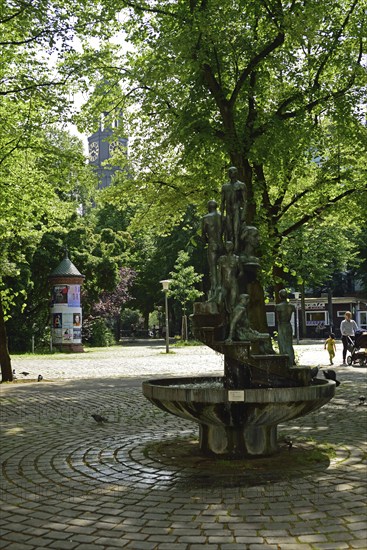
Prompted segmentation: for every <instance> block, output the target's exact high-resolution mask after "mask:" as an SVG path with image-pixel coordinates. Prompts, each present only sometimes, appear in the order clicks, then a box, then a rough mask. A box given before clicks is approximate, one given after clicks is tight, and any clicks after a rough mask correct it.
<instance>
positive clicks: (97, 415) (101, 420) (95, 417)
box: [91, 414, 108, 424]
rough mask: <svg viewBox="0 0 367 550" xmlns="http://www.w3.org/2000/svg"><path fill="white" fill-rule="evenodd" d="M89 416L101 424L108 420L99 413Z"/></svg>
mask: <svg viewBox="0 0 367 550" xmlns="http://www.w3.org/2000/svg"><path fill="white" fill-rule="evenodd" d="M91 417H92V418H94V420H95V421H96V422H98V424H102V423H103V422H108V420H107V418H105V417H104V416H101V415H100V414H91Z"/></svg>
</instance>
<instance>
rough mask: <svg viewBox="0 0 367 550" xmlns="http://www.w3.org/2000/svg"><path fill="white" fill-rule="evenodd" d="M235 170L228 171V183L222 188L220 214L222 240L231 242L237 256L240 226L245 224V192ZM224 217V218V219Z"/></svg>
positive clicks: (243, 185) (233, 168)
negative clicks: (222, 224) (222, 220)
mask: <svg viewBox="0 0 367 550" xmlns="http://www.w3.org/2000/svg"><path fill="white" fill-rule="evenodd" d="M237 174H238V171H237V168H236V167H235V166H231V167H230V168H229V170H228V175H229V180H230V181H229V182H228V183H225V184H224V185H223V186H222V201H221V214H222V217H223V219H224V238H225V240H226V241H232V242H233V244H234V251H235V253H236V254H237V253H238V252H239V248H240V232H241V225H242V224H243V223H244V222H245V217H246V206H247V199H246V197H247V191H246V185H245V184H244V183H243V182H242V181H238V180H237ZM224 215H225V218H224Z"/></svg>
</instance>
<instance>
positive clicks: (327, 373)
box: [322, 369, 340, 386]
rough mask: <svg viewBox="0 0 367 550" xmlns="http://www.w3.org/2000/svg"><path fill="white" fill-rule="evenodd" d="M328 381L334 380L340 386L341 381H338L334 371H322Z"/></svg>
mask: <svg viewBox="0 0 367 550" xmlns="http://www.w3.org/2000/svg"><path fill="white" fill-rule="evenodd" d="M322 372H323V373H324V376H325V378H326V380H333V381H334V382H335V383H336V386H340V382H339V380H337V379H336V372H335V370H333V369H327V370H324V371H322Z"/></svg>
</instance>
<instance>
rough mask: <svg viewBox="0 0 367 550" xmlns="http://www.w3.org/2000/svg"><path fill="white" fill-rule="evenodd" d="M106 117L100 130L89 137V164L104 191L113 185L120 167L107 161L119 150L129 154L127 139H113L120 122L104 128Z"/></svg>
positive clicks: (102, 118)
mask: <svg viewBox="0 0 367 550" xmlns="http://www.w3.org/2000/svg"><path fill="white" fill-rule="evenodd" d="M104 118H105V117H104V116H103V117H101V122H100V125H99V128H98V130H97V131H96V132H94V133H93V134H92V135H91V136H89V137H88V148H89V163H90V164H91V165H92V166H94V167H95V169H96V171H97V175H98V179H99V188H100V189H103V188H104V187H108V186H109V185H111V179H112V176H113V175H114V173H115V172H116V171H117V170H119V168H118V167H116V166H112V165H109V163H105V161H106V160H108V159H110V157H111V156H112V155H113V153H114V152H115V150H116V148H119V149H121V150H123V151H124V152H125V154H127V143H128V140H127V138H121V137H119V138H112V135H113V133H114V130H116V129H117V128H118V126H119V120H118V119H116V120H115V121H114V122H113V123H112V125H111V124H108V125H106V126H104V123H103V122H104Z"/></svg>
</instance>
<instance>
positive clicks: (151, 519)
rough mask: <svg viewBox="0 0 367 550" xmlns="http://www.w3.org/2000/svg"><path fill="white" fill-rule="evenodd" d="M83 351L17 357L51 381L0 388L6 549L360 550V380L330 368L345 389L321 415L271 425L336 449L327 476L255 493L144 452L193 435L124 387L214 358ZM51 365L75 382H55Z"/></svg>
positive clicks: (312, 468) (215, 364) (269, 480)
mask: <svg viewBox="0 0 367 550" xmlns="http://www.w3.org/2000/svg"><path fill="white" fill-rule="evenodd" d="M300 348H302V346H300ZM162 349H163V351H164V345H163V344H162ZM305 349H306V348H305ZM312 349H314V351H312ZM312 349H311V347H307V350H308V351H307V353H309V357H310V358H309V359H307V357H308V355H307V354H306V356H307V357H306V360H309V361H310V364H312V365H313V364H318V363H319V359H318V355H317V354H318V353H319V344H317V346H315V348H312ZM301 351H302V349H301ZM93 353H95V352H91V353H90V352H88V353H87V354H78V355H83V357H76V356H74V357H73V356H68V357H67V358H66V356H64V357H61V358H59V359H57V360H56V358H55V357H50V356H48V357H45V358H44V359H43V358H42V357H41V358H39V357H36V358H32V357H15V361H16V362H18V361H19V362H20V363H22V364H21V365H18V364H15V366H14V368H16V369H17V370H18V371H19V372H21V370H27V371H28V372H31V373H33V371H32V370H31V369H34V372H35V373H36V374H35V376H37V375H38V370H39V368H41V366H42V370H43V369H45V370H44V372H48V373H49V374H51V373H52V375H53V377H54V379H55V380H56V381H55V382H52V383H48V382H47V381H45V383H44V384H42V385H39V384H37V383H35V384H19V383H18V384H14V385H6V387H5V386H4V387H2V388H1V390H2V398H3V397H5V399H8V400H10V401H9V404H7V403H8V402H7V401H6V400H5V401H4V399H2V402H4V403H5V405H2V407H3V408H2V413H1V418H0V421H2V420H3V421H4V424H5V428H6V429H11V428H17V429H19V428H21V429H23V433H22V437H21V438H15V437H14V438H6V439H5V441H4V442H3V441H2V448H1V455H2V460H3V464H4V466H3V467H4V474H5V475H4V478H3V480H2V484H1V489H2V498H3V499H4V501H5V502H4V506H3V507H2V518H4V520H6V521H3V522H2V525H3V526H4V527H5V528H7V531H8V534H9V535H10V536H12V537H13V538H11V539H6V538H4V539H3V541H2V543H3V544H4V545H5V546H2V547H3V548H5V549H6V550H8V549H10V550H28V549H29V550H36V549H38V548H44V547H45V546H47V548H54V549H55V550H64V549H65V550H68V549H69V548H70V550H74V548H75V550H84V549H85V550H87V549H88V550H97V549H98V550H107V549H113V548H127V549H130V548H132V549H133V548H141V549H142V550H144V549H145V548H147V549H149V550H155V548H157V550H168V549H169V550H172V549H173V550H198V549H199V547H200V548H202V547H203V546H205V545H206V546H210V548H211V550H216V549H218V550H219V549H220V550H232V549H235V548H238V550H243V549H244V547H246V548H247V549H249V550H261V549H262V548H264V549H266V550H272V548H274V549H277V546H278V544H279V545H280V546H281V549H282V550H319V549H320V550H321V549H322V548H325V550H326V549H327V548H330V550H331V548H333V550H336V549H338V548H340V549H343V548H346V546H345V544H349V545H350V546H349V548H352V549H353V548H355V549H358V548H361V549H363V550H365V548H366V523H365V515H364V514H365V508H364V506H365V502H364V497H365V487H364V481H365V477H366V468H365V465H363V462H362V461H363V448H362V443H361V442H362V441H363V439H364V438H365V434H364V428H363V425H362V424H361V422H360V415H361V414H364V413H365V410H364V409H363V410H361V408H358V407H357V408H353V407H350V403H353V402H357V401H358V396H359V394H360V393H361V392H365V391H366V389H365V388H366V370H365V369H364V370H363V369H358V368H353V369H346V368H341V369H340V370H338V376H339V377H340V378H341V380H342V384H341V386H340V387H339V388H338V393H337V395H336V397H335V398H334V399H333V400H332V401H331V402H330V403H329V404H327V405H326V406H325V407H323V408H322V409H320V410H319V411H316V412H315V413H310V414H309V415H307V416H305V417H302V418H299V419H295V420H293V421H291V422H289V423H287V424H284V425H282V426H280V428H279V432H280V434H282V433H285V434H289V433H290V434H292V436H293V437H294V440H295V441H296V443H295V448H297V437H299V438H302V437H305V438H306V439H307V437H308V436H309V437H312V438H314V440H315V441H316V444H317V442H321V443H325V441H327V442H329V443H330V444H334V445H335V446H336V450H337V452H336V457H335V458H332V459H331V461H330V466H329V467H328V469H327V470H325V469H323V467H322V466H321V465H318V464H310V465H309V466H307V472H301V471H299V472H298V473H297V476H295V477H292V476H291V475H288V472H287V475H284V473H282V475H281V476H280V477H279V475H278V474H276V473H275V472H274V471H273V469H272V468H270V469H269V471H268V472H267V476H265V477H266V479H265V477H264V476H263V475H262V473H261V471H260V472H256V484H257V485H256V486H255V487H254V486H253V481H254V479H251V483H250V484H246V482H244V481H243V479H242V478H241V476H240V475H239V476H237V477H236V476H234V475H233V472H232V473H230V474H229V475H228V476H227V474H226V473H225V472H222V469H221V474H220V475H217V473H216V472H215V470H212V471H211V472H208V471H207V469H206V470H205V471H202V470H200V469H198V467H197V466H195V468H193V469H190V468H191V466H189V465H188V464H187V463H185V464H181V463H180V461H178V460H176V461H171V462H170V455H169V454H168V455H166V456H164V455H163V454H162V455H159V454H158V455H157V453H156V454H154V453H153V452H152V449H153V448H154V445H153V443H155V442H159V445H160V447H161V448H164V446H165V442H166V441H170V440H173V439H174V438H177V437H178V438H182V434H186V435H187V436H188V437H193V436H195V437H196V436H197V426H196V425H194V424H192V423H189V422H187V421H185V420H183V419H180V418H178V417H174V416H172V415H168V414H166V413H164V412H163V411H161V410H159V409H157V408H154V407H153V406H152V405H151V403H149V402H148V401H147V400H146V399H144V397H143V396H142V392H141V380H136V379H133V378H132V376H136V373H137V372H139V374H141V375H142V376H143V377H144V376H149V377H154V376H156V377H159V375H160V373H161V374H162V375H166V373H169V374H170V375H172V376H181V375H182V373H183V372H184V373H185V374H188V375H189V374H190V373H195V375H197V374H198V373H199V372H200V369H202V370H201V372H203V373H205V372H206V371H208V370H209V369H210V370H212V372H213V373H214V372H221V371H222V369H223V364H222V361H221V358H219V357H218V356H217V355H216V354H215V353H212V351H211V350H209V351H208V350H206V348H200V347H199V349H195V350H190V349H185V350H184V349H182V351H181V350H178V351H177V352H176V353H175V355H174V356H172V357H164V355H162V354H160V353H159V352H157V351H156V349H153V348H152V347H150V348H148V347H146V348H141V347H140V346H136V347H135V348H134V347H133V346H131V347H130V348H126V347H125V346H121V347H120V348H114V349H111V350H101V351H98V352H97V355H96V356H93ZM312 354H313V355H312ZM94 357H95V358H94ZM103 357H104V358H105V359H102V358H103ZM311 357H313V359H311ZM163 358H164V360H165V363H164V362H163V360H162V359H163ZM315 358H316V359H315ZM74 360H75V362H74ZM166 360H167V361H166ZM65 361H67V365H68V366H66V363H65ZM85 361H87V363H85ZM315 361H316V362H315ZM41 363H42V365H41ZM69 363H70V367H69ZM86 364H88V367H86ZM305 364H308V363H305ZM32 365H33V366H32ZM61 366H62V369H63V370H64V371H66V372H68V373H70V378H73V380H69V381H65V380H64V379H63V378H62V377H63V376H64V375H61V369H60V367H61ZM101 368H103V375H104V376H106V379H101V378H100V376H101ZM67 369H69V370H67ZM109 373H111V374H113V379H112V378H111V379H109V380H108V376H111V374H109ZM127 373H128V376H130V378H129V379H127V378H126V375H127ZM31 375H32V374H31ZM86 376H90V377H92V378H89V379H88V378H86ZM118 376H119V378H118ZM49 377H50V376H49ZM78 377H79V380H78V379H77V378H78ZM83 377H84V379H82V378H83ZM46 378H47V376H46ZM12 399H16V400H17V401H16V405H14V403H15V402H14V403H13V404H12V401H11V400H12ZM19 403H21V406H20V407H19ZM4 406H5V409H6V416H4V414H3V411H5V409H4ZM96 410H98V411H100V413H101V414H103V415H107V416H108V417H109V418H110V420H111V422H110V423H106V424H105V425H103V426H98V425H96V423H95V422H93V421H92V420H91V419H90V414H91V412H95V411H96ZM366 413H367V408H366ZM206 460H207V459H206ZM209 463H210V460H209V461H208V460H207V464H209ZM213 472H214V473H213ZM241 473H242V471H241ZM277 476H278V477H277ZM234 482H235V483H236V486H235V487H234V486H233V484H234ZM248 485H251V486H248ZM5 535H6V533H5ZM22 536H23V539H22V538H21V537H22ZM265 537H266V538H265ZM215 541H220V542H215ZM44 543H45V544H44ZM295 545H297V547H295ZM0 548H1V546H0ZM277 550H278V549H277Z"/></svg>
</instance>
